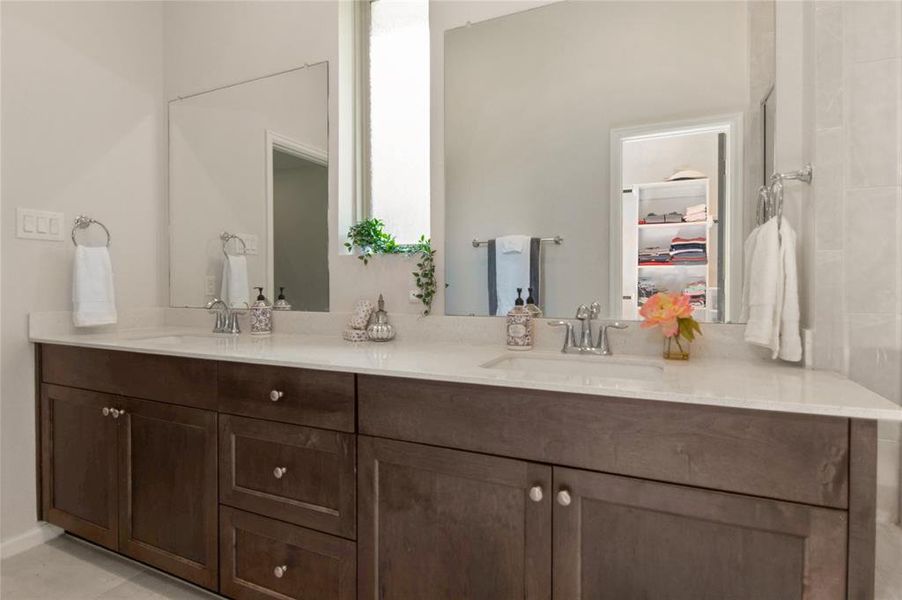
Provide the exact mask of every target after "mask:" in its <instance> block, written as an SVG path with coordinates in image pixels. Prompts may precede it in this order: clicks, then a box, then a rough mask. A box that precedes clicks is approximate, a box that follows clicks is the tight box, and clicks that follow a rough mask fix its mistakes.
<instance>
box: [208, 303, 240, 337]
mask: <svg viewBox="0 0 902 600" xmlns="http://www.w3.org/2000/svg"><path fill="white" fill-rule="evenodd" d="M216 307H218V308H217V310H216V321H214V324H213V333H241V327H239V326H238V312H237V311H234V310H232V309H231V307H229V305H228V304H226V303H225V302H223V301H222V300H220V299H219V298H213V299H212V300H210V301H209V302H208V303H207V306H206V308H207V310H213V309H214V308H216Z"/></svg>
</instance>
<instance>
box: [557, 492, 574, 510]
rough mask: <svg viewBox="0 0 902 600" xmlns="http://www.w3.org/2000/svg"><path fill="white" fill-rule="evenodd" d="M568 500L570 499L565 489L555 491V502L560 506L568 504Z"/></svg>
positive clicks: (570, 500)
mask: <svg viewBox="0 0 902 600" xmlns="http://www.w3.org/2000/svg"><path fill="white" fill-rule="evenodd" d="M570 502H572V499H571V498H570V492H568V491H567V490H561V491H559V492H558V493H557V503H558V504H560V505H561V506H570Z"/></svg>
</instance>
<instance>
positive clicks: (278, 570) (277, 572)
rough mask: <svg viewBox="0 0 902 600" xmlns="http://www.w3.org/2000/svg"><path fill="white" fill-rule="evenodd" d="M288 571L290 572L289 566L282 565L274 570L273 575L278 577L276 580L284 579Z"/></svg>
mask: <svg viewBox="0 0 902 600" xmlns="http://www.w3.org/2000/svg"><path fill="white" fill-rule="evenodd" d="M287 570H288V566H287V565H282V566H279V567H276V568H275V569H273V570H272V574H273V575H275V576H276V579H282V578H283V577H285V571H287Z"/></svg>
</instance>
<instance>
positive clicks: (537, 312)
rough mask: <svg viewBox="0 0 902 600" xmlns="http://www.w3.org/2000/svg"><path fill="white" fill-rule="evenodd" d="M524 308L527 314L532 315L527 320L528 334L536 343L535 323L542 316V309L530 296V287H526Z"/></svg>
mask: <svg viewBox="0 0 902 600" xmlns="http://www.w3.org/2000/svg"><path fill="white" fill-rule="evenodd" d="M526 291H527V295H526V310H528V311H529V316H531V317H532V319H530V321H529V334H530V337H531V338H532V343H533V344H535V343H536V323H537V322H538V320H539V319H541V318H542V309H541V308H539V307H538V306H537V305H536V301H535V299H534V298H533V297H532V288H526Z"/></svg>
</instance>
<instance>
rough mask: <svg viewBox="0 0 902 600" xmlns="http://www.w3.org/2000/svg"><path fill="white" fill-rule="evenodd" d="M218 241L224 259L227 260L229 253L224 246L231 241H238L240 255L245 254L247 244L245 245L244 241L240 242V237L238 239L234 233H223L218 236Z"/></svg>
mask: <svg viewBox="0 0 902 600" xmlns="http://www.w3.org/2000/svg"><path fill="white" fill-rule="evenodd" d="M219 239H221V240H222V254H223V256H225V257H226V258H228V256H229V253H228V251H227V250H226V246H227V245H228V243H229V242H230V241H231V240H236V241H238V243H240V244H241V254H242V255H246V254H247V244H245V243H244V240H242V239H241V238H240V237H238V236H237V235H235V234H234V233H229V232H228V231H223V232H222V233H221V234H219Z"/></svg>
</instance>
